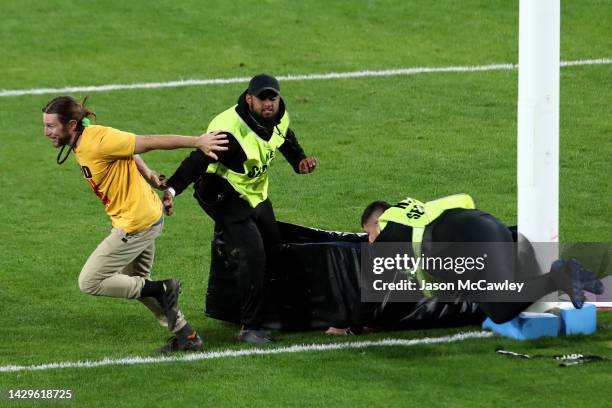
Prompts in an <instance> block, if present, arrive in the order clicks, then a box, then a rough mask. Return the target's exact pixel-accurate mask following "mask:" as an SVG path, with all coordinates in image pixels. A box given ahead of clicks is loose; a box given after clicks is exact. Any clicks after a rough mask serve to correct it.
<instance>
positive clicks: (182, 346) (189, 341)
mask: <svg viewBox="0 0 612 408" xmlns="http://www.w3.org/2000/svg"><path fill="white" fill-rule="evenodd" d="M203 347H204V342H203V341H202V338H201V337H200V335H199V334H198V333H197V332H193V334H192V335H190V336H189V337H187V338H186V339H185V340H184V341H179V339H178V338H177V337H176V336H174V337H172V338H171V339H170V341H168V343H167V344H166V345H164V346H163V347H161V348H159V349H157V352H158V353H162V354H166V353H176V352H178V351H200V350H202V348H203Z"/></svg>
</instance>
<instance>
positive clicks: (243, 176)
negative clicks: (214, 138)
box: [206, 106, 289, 208]
mask: <svg viewBox="0 0 612 408" xmlns="http://www.w3.org/2000/svg"><path fill="white" fill-rule="evenodd" d="M287 129H289V114H288V113H287V112H285V114H284V115H283V117H282V118H281V121H280V123H279V124H278V125H277V126H276V127H275V128H274V131H273V134H272V137H271V138H270V140H269V141H265V140H263V139H262V138H261V137H259V136H258V135H257V134H256V133H255V132H254V131H253V130H252V129H251V128H250V127H249V126H247V124H246V123H245V122H244V121H243V120H242V118H241V117H240V116H239V115H238V113H237V112H236V107H235V106H233V107H231V108H229V109H228V110H226V111H225V112H222V113H220V114H219V115H217V117H215V118H214V119H213V120H212V121H211V122H210V124H209V125H208V131H209V132H211V131H214V130H222V131H225V132H229V133H231V134H232V135H233V136H234V137H235V138H236V140H237V141H238V143H240V146H241V147H242V150H244V153H245V154H246V157H247V160H246V161H245V162H244V168H243V173H237V172H235V171H232V170H230V169H228V168H227V167H225V166H224V165H223V164H221V163H219V162H216V163H212V164H210V165H209V166H208V168H207V169H206V173H212V174H216V175H217V176H220V177H223V178H224V179H226V180H227V181H228V182H229V183H230V184H231V185H232V187H233V188H234V190H236V191H237V192H238V193H239V194H240V197H241V198H243V199H244V200H246V201H247V202H248V203H249V205H250V206H251V207H253V208H255V207H257V205H258V204H259V203H261V202H263V201H265V200H266V199H267V198H268V167H269V166H270V162H271V161H272V159H273V158H274V156H275V155H276V150H277V149H278V148H279V147H280V146H281V145H282V144H283V143H284V142H285V136H286V134H287Z"/></svg>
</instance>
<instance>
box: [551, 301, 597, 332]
mask: <svg viewBox="0 0 612 408" xmlns="http://www.w3.org/2000/svg"><path fill="white" fill-rule="evenodd" d="M560 311H561V314H560V316H561V327H560V328H559V334H561V335H563V336H571V335H572V334H593V333H595V330H596V329H597V308H596V307H595V305H592V304H585V305H584V306H582V309H574V308H573V307H568V308H561V309H560Z"/></svg>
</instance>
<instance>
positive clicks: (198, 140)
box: [134, 131, 227, 160]
mask: <svg viewBox="0 0 612 408" xmlns="http://www.w3.org/2000/svg"><path fill="white" fill-rule="evenodd" d="M225 144H227V138H226V136H225V135H223V134H220V133H219V132H218V131H214V132H209V133H205V134H203V135H201V136H198V137H193V136H178V135H138V136H136V146H135V148H134V154H139V153H145V152H148V151H151V150H173V149H180V148H185V147H186V148H196V149H200V150H201V151H202V152H203V153H204V154H206V155H207V156H209V157H211V158H213V159H215V160H218V157H217V155H216V154H215V151H224V150H227V147H225V146H224V145H225Z"/></svg>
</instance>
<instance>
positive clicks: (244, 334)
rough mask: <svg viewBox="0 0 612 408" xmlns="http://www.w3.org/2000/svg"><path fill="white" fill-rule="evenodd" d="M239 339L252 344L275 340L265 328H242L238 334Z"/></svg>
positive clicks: (268, 342)
mask: <svg viewBox="0 0 612 408" xmlns="http://www.w3.org/2000/svg"><path fill="white" fill-rule="evenodd" d="M238 340H240V341H243V342H245V343H251V344H270V343H273V342H274V341H273V340H272V339H271V338H270V335H269V334H268V333H267V332H265V331H263V330H250V329H246V330H245V329H242V330H240V334H239V335H238Z"/></svg>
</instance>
